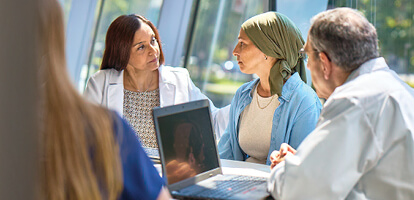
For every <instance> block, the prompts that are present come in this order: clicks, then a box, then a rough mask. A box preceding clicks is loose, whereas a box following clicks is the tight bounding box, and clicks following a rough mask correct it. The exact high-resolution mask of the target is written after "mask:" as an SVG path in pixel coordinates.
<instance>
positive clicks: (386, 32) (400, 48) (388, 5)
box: [328, 0, 414, 87]
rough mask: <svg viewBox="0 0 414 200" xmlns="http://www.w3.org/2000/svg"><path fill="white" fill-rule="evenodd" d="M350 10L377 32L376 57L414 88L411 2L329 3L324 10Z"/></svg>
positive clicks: (352, 0) (345, 0)
mask: <svg viewBox="0 0 414 200" xmlns="http://www.w3.org/2000/svg"><path fill="white" fill-rule="evenodd" d="M335 7H351V8H354V9H357V10H359V11H361V12H362V13H364V14H365V17H366V18H367V19H368V20H369V21H370V22H371V23H372V24H373V25H374V26H375V28H376V29H377V34H378V39H379V48H380V55H381V56H383V57H384V58H385V60H386V61H387V63H388V65H389V66H390V68H391V69H393V70H394V71H395V72H397V73H398V74H399V75H400V77H401V78H402V79H403V80H404V81H406V82H407V83H408V84H410V85H411V86H412V87H414V26H413V21H414V2H413V1H412V0H396V1H377V0H330V1H329V2H328V9H330V8H335Z"/></svg>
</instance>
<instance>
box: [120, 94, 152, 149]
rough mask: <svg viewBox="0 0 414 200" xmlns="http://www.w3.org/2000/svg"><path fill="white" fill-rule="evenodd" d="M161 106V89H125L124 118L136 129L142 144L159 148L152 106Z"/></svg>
mask: <svg viewBox="0 0 414 200" xmlns="http://www.w3.org/2000/svg"><path fill="white" fill-rule="evenodd" d="M157 106H160V90H159V89H155V90H153V91H147V92H134V91H129V90H125V89H124V110H123V111H124V118H125V119H126V120H127V121H128V122H129V124H130V125H131V126H132V127H133V129H134V130H135V133H136V134H137V136H138V138H139V140H140V142H141V144H142V146H144V147H152V148H158V145H157V138H156V136H155V127H154V122H153V120H152V108H154V107H157Z"/></svg>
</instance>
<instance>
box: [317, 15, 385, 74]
mask: <svg viewBox="0 0 414 200" xmlns="http://www.w3.org/2000/svg"><path fill="white" fill-rule="evenodd" d="M311 23H312V25H311V28H310V30H309V38H310V40H311V44H312V45H311V46H313V48H314V50H316V51H318V52H325V53H326V54H327V55H328V57H329V58H330V59H331V61H332V62H333V63H335V64H336V65H338V66H339V67H341V68H342V69H343V70H345V71H346V72H351V71H353V70H355V69H357V68H358V67H359V66H361V65H362V64H363V63H364V62H366V61H368V60H370V59H372V58H376V57H378V56H379V53H378V39H377V31H376V30H375V27H374V26H373V25H372V24H371V23H369V22H368V20H367V19H366V18H365V17H364V16H363V15H362V13H361V12H359V11H357V10H354V9H351V8H336V9H332V10H328V11H324V12H322V13H319V14H318V15H316V16H314V17H313V18H312V20H311Z"/></svg>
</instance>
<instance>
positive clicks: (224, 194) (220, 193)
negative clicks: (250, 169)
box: [196, 176, 266, 199]
mask: <svg viewBox="0 0 414 200" xmlns="http://www.w3.org/2000/svg"><path fill="white" fill-rule="evenodd" d="M265 182H266V178H263V177H254V176H234V177H232V178H231V179H228V180H216V181H214V183H215V184H216V187H215V188H214V189H206V190H204V191H202V192H201V193H198V194H197V195H196V197H208V198H215V199H226V198H228V197H231V196H233V195H235V194H238V193H247V192H249V191H250V190H254V189H255V187H254V186H256V185H260V184H263V183H265Z"/></svg>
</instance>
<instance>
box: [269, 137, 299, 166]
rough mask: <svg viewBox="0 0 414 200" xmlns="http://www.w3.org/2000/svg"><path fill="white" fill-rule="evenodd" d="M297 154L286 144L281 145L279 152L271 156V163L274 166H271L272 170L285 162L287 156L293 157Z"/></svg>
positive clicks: (274, 152)
mask: <svg viewBox="0 0 414 200" xmlns="http://www.w3.org/2000/svg"><path fill="white" fill-rule="evenodd" d="M295 154H296V150H295V149H294V148H292V147H291V146H289V145H288V144H286V143H283V144H282V145H280V149H279V151H273V152H272V154H270V161H271V162H272V164H271V165H270V169H273V168H274V167H275V166H276V165H277V164H279V163H280V162H282V161H284V160H285V158H286V157H287V156H292V155H295Z"/></svg>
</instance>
